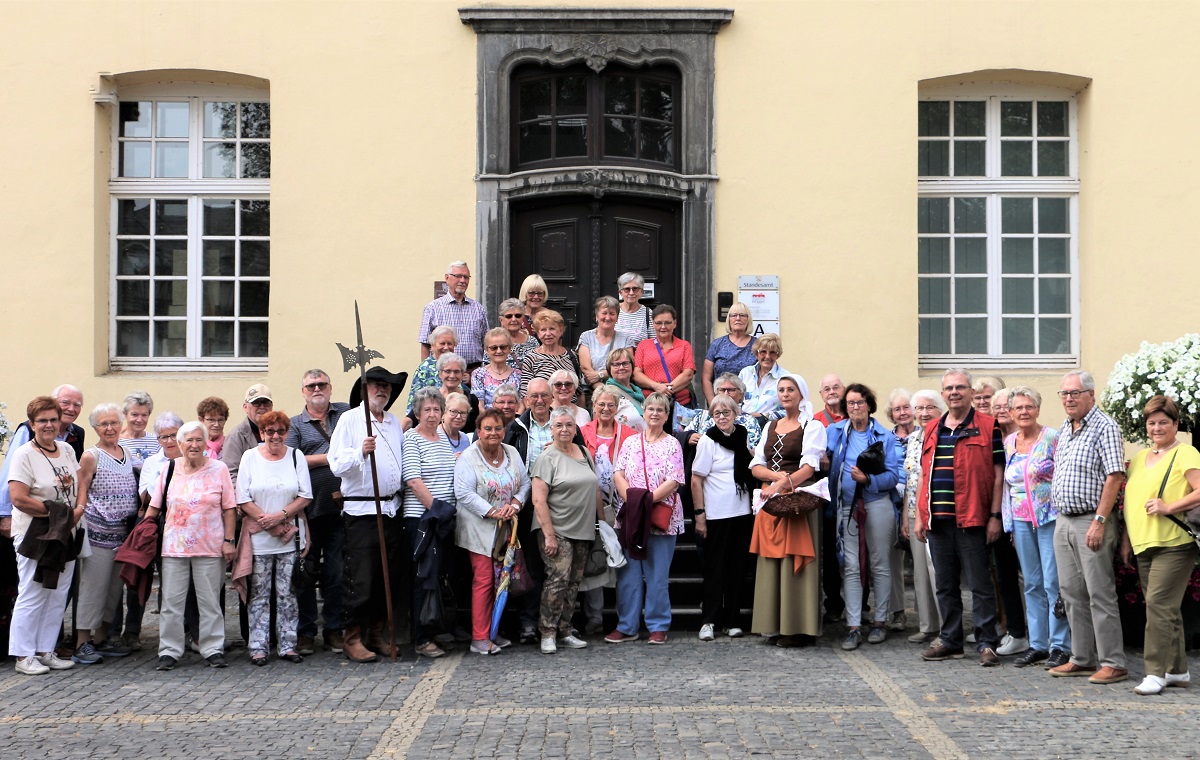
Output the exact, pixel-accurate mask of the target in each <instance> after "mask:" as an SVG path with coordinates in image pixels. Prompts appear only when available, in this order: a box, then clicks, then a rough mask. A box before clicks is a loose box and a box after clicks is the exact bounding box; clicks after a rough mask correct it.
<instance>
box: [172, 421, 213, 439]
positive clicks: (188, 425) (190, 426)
mask: <svg viewBox="0 0 1200 760" xmlns="http://www.w3.org/2000/svg"><path fill="white" fill-rule="evenodd" d="M193 431H199V432H200V434H201V435H203V436H204V440H206V441H207V440H208V431H207V430H205V429H204V423H203V422H201V421H199V420H192V421H191V422H185V423H183V424H182V425H180V426H179V429H178V430H176V431H175V440H177V441H179V442H180V443H183V439H184V438H187V437H188V433H191V432H193Z"/></svg>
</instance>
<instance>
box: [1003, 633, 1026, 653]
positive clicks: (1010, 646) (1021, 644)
mask: <svg viewBox="0 0 1200 760" xmlns="http://www.w3.org/2000/svg"><path fill="white" fill-rule="evenodd" d="M1026 649H1029V639H1028V638H1025V637H1024V636H1022V637H1021V638H1019V639H1018V638H1014V637H1013V636H1011V635H1009V634H1007V633H1006V634H1004V638H1002V639H1000V646H998V647H996V654H998V655H1000V656H1001V657H1011V656H1013V655H1014V654H1021V653H1022V652H1024V651H1025V650H1026Z"/></svg>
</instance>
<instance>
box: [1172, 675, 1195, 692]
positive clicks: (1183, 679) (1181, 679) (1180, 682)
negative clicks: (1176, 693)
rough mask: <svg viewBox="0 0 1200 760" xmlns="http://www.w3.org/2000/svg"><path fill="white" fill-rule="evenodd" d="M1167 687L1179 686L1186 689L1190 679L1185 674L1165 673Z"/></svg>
mask: <svg viewBox="0 0 1200 760" xmlns="http://www.w3.org/2000/svg"><path fill="white" fill-rule="evenodd" d="M1166 681H1167V686H1179V687H1181V688H1185V689H1186V688H1187V687H1188V685H1189V684H1191V682H1192V677H1191V676H1190V675H1188V674H1187V673H1167V678H1166Z"/></svg>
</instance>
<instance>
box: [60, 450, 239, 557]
mask: <svg viewBox="0 0 1200 760" xmlns="http://www.w3.org/2000/svg"><path fill="white" fill-rule="evenodd" d="M155 443H157V439H155ZM88 451H90V452H91V454H92V456H94V457H95V458H96V474H95V475H93V476H92V484H91V485H90V486H89V487H88V492H87V506H86V508H85V509H84V510H83V518H84V520H86V521H87V531H88V540H89V541H91V543H92V546H98V547H100V548H101V549H116V548H117V547H119V546H120V545H121V544H122V543H124V541H125V537H126V536H128V535H129V524H128V523H127V521H128V520H129V518H130V517H132V516H133V515H136V514H137V511H138V493H137V490H138V489H137V478H136V477H134V474H133V457H132V456H131V455H130V453H129V452H128V451H125V456H123V457H121V458H120V459H114V458H113V456H112V455H111V454H109V453H108V452H107V451H104V450H103V449H101V448H99V447H95V446H94V447H92V448H90V449H88ZM222 538H224V536H222Z"/></svg>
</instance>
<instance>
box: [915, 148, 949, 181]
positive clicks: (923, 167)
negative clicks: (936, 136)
mask: <svg viewBox="0 0 1200 760" xmlns="http://www.w3.org/2000/svg"><path fill="white" fill-rule="evenodd" d="M949 174H950V143H949V142H948V141H946V140H937V141H934V140H918V141H917V176H919V177H945V176H947V175H949Z"/></svg>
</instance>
